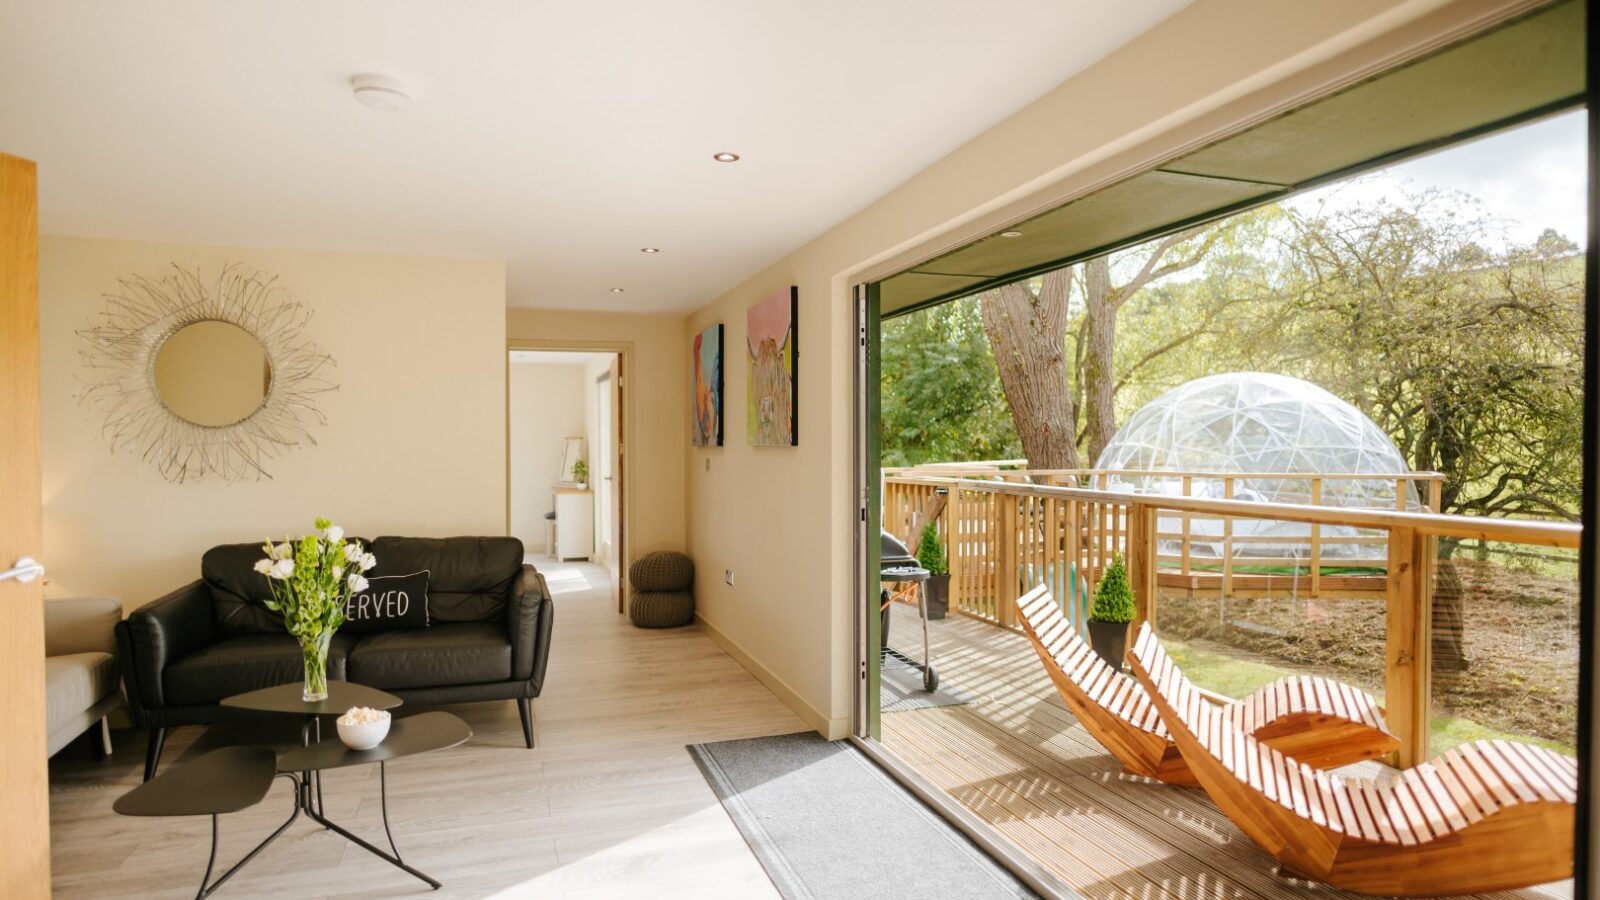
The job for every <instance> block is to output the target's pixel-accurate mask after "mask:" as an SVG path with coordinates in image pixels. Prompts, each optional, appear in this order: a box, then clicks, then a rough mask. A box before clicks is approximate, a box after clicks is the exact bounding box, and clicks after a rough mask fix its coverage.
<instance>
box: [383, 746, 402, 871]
mask: <svg viewBox="0 0 1600 900" xmlns="http://www.w3.org/2000/svg"><path fill="white" fill-rule="evenodd" d="M378 805H379V808H381V809H382V810H383V833H384V835H385V836H386V837H388V838H389V849H390V850H393V851H394V858H395V859H399V858H400V848H399V847H396V846H395V845H394V832H392V831H390V830H389V772H388V767H387V766H385V765H384V762H383V760H381V759H380V760H378Z"/></svg>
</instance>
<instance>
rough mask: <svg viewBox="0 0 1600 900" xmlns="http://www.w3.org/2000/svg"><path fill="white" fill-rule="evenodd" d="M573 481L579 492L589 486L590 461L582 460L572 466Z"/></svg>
mask: <svg viewBox="0 0 1600 900" xmlns="http://www.w3.org/2000/svg"><path fill="white" fill-rule="evenodd" d="M572 480H573V481H574V482H575V483H576V484H577V485H578V490H580V491H581V490H583V489H584V488H587V487H588V486H589V461H588V460H587V459H580V460H578V461H577V462H575V463H573V464H572Z"/></svg>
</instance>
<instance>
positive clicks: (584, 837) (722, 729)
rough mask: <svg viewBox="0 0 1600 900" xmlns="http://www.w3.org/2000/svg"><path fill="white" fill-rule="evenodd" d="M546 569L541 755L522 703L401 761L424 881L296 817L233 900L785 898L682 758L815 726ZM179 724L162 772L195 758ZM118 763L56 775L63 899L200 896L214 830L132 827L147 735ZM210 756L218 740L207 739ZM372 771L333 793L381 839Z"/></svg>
mask: <svg viewBox="0 0 1600 900" xmlns="http://www.w3.org/2000/svg"><path fill="white" fill-rule="evenodd" d="M534 563H535V564H536V565H538V566H539V568H540V570H541V571H543V572H545V573H546V575H547V577H549V580H550V587H551V590H552V593H554V594H555V599H556V617H555V633H554V642H553V645H552V651H551V658H550V669H549V674H548V676H547V677H546V681H545V692H544V696H543V697H541V698H540V699H538V700H536V701H534V715H535V716H536V718H537V721H538V726H537V727H538V731H537V735H536V736H537V739H538V749H536V750H533V751H529V750H527V749H525V748H524V747H523V744H522V733H521V728H520V726H519V724H518V720H517V713H516V708H515V706H514V705H513V704H512V703H510V702H504V703H479V704H468V705H462V706H458V707H448V708H449V709H450V710H451V711H452V712H455V713H456V714H457V715H460V716H461V717H462V718H464V719H466V720H467V722H468V723H469V724H471V726H472V728H473V730H474V731H475V732H476V734H475V736H474V737H473V739H472V740H471V741H470V742H468V743H467V744H466V745H465V746H462V747H459V748H456V749H454V750H450V751H446V752H443V753H438V754H433V755H429V756H422V757H416V758H412V759H407V760H403V761H399V762H396V763H395V764H394V765H392V766H390V767H389V776H390V778H389V801H390V803H389V812H390V817H391V820H392V821H393V822H394V823H395V825H396V826H397V827H396V829H395V839H396V841H397V842H398V843H399V846H400V850H401V852H402V853H403V854H404V856H405V859H406V861H407V862H409V863H411V864H412V865H415V866H416V867H418V868H420V869H422V870H423V871H425V872H428V873H429V874H431V875H433V876H434V877H435V878H438V879H440V880H441V881H443V882H444V889H443V890H441V891H438V892H436V893H435V892H431V891H429V890H428V888H427V885H425V884H423V883H422V882H420V881H416V880H414V879H412V878H411V877H410V876H409V875H406V874H405V873H404V872H402V871H400V870H399V869H396V868H393V867H391V866H390V865H389V864H387V863H385V862H382V861H381V860H378V859H376V858H375V857H372V856H369V855H368V854H367V853H365V852H364V851H362V850H361V849H359V848H357V847H354V846H352V845H350V844H348V843H346V842H345V841H344V840H342V839H340V838H338V837H337V836H334V835H331V834H324V833H322V832H321V831H320V830H318V829H317V828H316V827H315V826H313V825H311V824H310V823H308V822H306V820H304V819H301V820H300V821H299V822H297V823H296V824H295V825H294V826H293V827H291V829H290V830H289V832H288V833H286V834H285V835H284V836H283V837H281V838H279V839H278V841H277V842H276V843H275V844H273V845H272V846H271V847H269V848H268V849H267V850H266V851H264V852H263V854H262V855H261V856H260V857H258V858H257V859H256V860H255V861H254V862H252V863H251V864H250V865H249V866H248V867H246V868H245V869H244V870H243V871H242V872H240V874H239V875H238V876H237V877H235V878H234V879H233V880H232V881H230V882H229V883H228V884H227V885H226V886H225V887H223V888H222V890H221V891H220V892H219V894H218V896H219V897H234V898H246V897H267V896H272V897H295V898H311V897H405V896H414V897H463V898H465V897H472V898H479V897H507V898H509V897H572V898H579V897H582V898H590V897H613V896H615V897H642V896H650V897H662V896H693V897H740V898H746V897H750V898H761V897H775V896H777V894H776V892H775V891H774V890H773V888H772V885H771V882H770V881H768V879H767V877H766V873H765V872H764V871H763V870H762V869H761V866H760V865H759V864H758V863H757V862H756V859H755V857H754V856H753V855H752V854H751V852H750V850H749V848H748V846H746V844H745V842H744V839H743V838H742V837H741V836H740V835H739V832H738V831H737V830H736V829H735V828H734V826H733V823H732V821H731V820H729V818H728V816H727V814H726V813H725V812H724V811H723V809H722V806H721V804H719V803H718V802H717V799H716V796H715V795H714V794H713V793H712V792H711V789H710V787H708V786H707V784H706V781H705V779H704V778H703V777H702V776H701V774H700V771H699V770H698V769H697V768H696V767H695V764H694V762H693V761H692V760H691V759H690V757H689V754H688V753H687V752H686V751H685V750H684V745H685V744H690V743H697V742H702V741H717V740H726V739H731V738H741V737H754V736H759V735H768V734H785V733H792V732H796V731H804V730H806V726H805V724H804V723H803V722H802V721H801V720H800V719H799V718H798V717H796V716H795V715H794V713H792V712H791V711H790V710H789V708H788V707H787V706H785V705H784V704H783V703H782V702H781V701H779V700H778V699H777V698H776V697H775V696H773V695H772V693H770V692H769V691H768V690H767V689H766V688H765V687H763V686H762V685H761V684H760V683H759V682H757V681H756V680H755V679H754V678H753V677H752V676H751V675H750V674H749V673H747V672H746V671H745V670H744V669H743V668H741V667H740V666H739V664H738V663H736V662H734V660H733V659H731V658H730V657H728V656H727V655H726V654H725V653H723V652H722V651H721V650H720V649H719V648H718V647H717V646H716V645H715V644H713V643H712V642H711V640H710V639H709V638H708V637H706V635H705V633H704V632H703V631H701V630H700V629H699V628H698V627H696V626H692V627H689V628H683V629H672V630H664V631H643V630H640V629H636V628H633V627H632V626H631V625H629V624H628V622H627V620H626V619H625V618H623V617H620V616H618V615H617V613H616V607H615V601H614V599H613V595H612V594H610V593H609V585H608V584H607V583H606V575H605V574H604V572H603V570H602V569H601V568H600V567H598V566H592V565H588V564H580V565H556V564H553V563H551V562H549V561H548V560H542V559H535V560H534ZM201 733H202V729H199V728H185V729H180V730H178V731H177V732H176V733H175V734H174V735H173V736H172V737H171V739H170V740H169V741H168V746H167V751H166V756H165V757H164V764H169V763H170V762H171V761H173V760H176V759H178V758H179V756H180V755H182V754H183V753H184V752H185V751H186V750H188V749H189V748H191V747H192V746H193V744H194V742H195V739H196V738H198V737H199V736H200V735H201ZM115 737H116V739H117V742H118V746H117V752H116V754H115V756H114V757H113V759H112V760H111V761H108V762H105V763H96V762H92V761H90V760H89V759H87V757H86V756H85V755H83V754H80V753H78V752H77V748H74V749H72V750H68V751H67V752H66V754H64V756H68V757H70V758H64V759H63V758H58V759H57V760H55V761H54V762H53V763H52V764H51V847H52V865H53V869H54V885H55V896H56V897H58V898H73V897H94V898H102V897H192V896H193V895H194V892H195V888H196V887H197V885H198V882H199V879H200V875H201V873H202V871H203V870H204V868H205V854H206V848H207V840H208V834H209V822H208V820H206V819H203V818H195V819H129V818H124V817H121V816H118V815H116V814H114V813H113V812H112V811H111V803H112V801H113V800H114V799H115V798H116V797H117V796H119V795H120V794H122V793H123V792H124V791H126V790H128V789H129V788H131V787H133V786H134V785H135V784H137V783H138V780H139V777H140V760H141V758H142V754H143V745H144V741H143V735H142V733H135V732H119V733H117V734H116V735H115ZM206 743H210V740H208V741H207V742H206ZM377 778H378V774H377V770H376V769H371V770H370V771H368V770H343V771H338V772H333V773H330V774H329V775H328V776H327V777H326V778H325V780H324V795H325V798H326V802H327V805H328V809H329V816H330V817H331V818H333V819H334V820H335V821H338V822H340V823H341V824H343V825H344V826H346V827H348V828H350V829H351V830H352V831H355V832H356V833H357V834H361V835H363V836H365V837H366V838H367V839H368V840H372V841H375V842H378V843H382V840H383V826H382V820H381V819H380V818H379V808H378V792H377V788H378V782H377ZM288 810H289V788H288V785H287V782H282V781H280V783H279V786H277V787H274V788H273V792H272V794H270V795H269V796H268V798H267V800H266V802H264V803H263V804H262V805H260V806H258V807H256V808H254V809H252V810H247V811H245V812H242V813H237V814H234V815H230V816H224V817H223V819H222V848H221V850H220V852H219V854H218V857H219V858H218V865H219V871H220V870H221V868H222V867H224V866H226V865H228V864H230V863H231V862H232V861H233V860H234V859H236V858H237V857H238V856H239V855H241V854H242V853H243V852H245V851H246V850H248V848H250V847H251V846H253V845H254V844H255V843H256V842H257V841H258V840H260V839H261V838H262V837H264V836H265V835H266V834H268V833H269V832H270V831H271V830H272V829H273V828H274V827H276V826H277V824H278V823H279V822H281V821H282V820H283V819H284V818H285V817H286V816H287V815H288Z"/></svg>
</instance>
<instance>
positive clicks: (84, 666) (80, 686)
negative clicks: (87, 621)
mask: <svg viewBox="0 0 1600 900" xmlns="http://www.w3.org/2000/svg"><path fill="white" fill-rule="evenodd" d="M116 689H117V660H116V657H114V656H112V655H111V654H109V653H101V652H98V651H91V652H88V653H67V654H64V655H61V656H47V657H45V660H44V692H45V714H44V715H45V722H46V725H47V727H48V728H49V730H50V731H52V732H53V731H55V730H56V729H57V728H60V727H61V726H63V725H65V724H67V723H68V722H70V721H72V720H73V719H75V718H77V717H78V716H81V715H83V714H84V713H85V712H88V711H89V708H90V707H92V706H94V705H95V704H96V703H99V702H100V701H101V700H103V699H105V697H106V696H107V695H109V694H110V693H111V692H112V691H115V690H116Z"/></svg>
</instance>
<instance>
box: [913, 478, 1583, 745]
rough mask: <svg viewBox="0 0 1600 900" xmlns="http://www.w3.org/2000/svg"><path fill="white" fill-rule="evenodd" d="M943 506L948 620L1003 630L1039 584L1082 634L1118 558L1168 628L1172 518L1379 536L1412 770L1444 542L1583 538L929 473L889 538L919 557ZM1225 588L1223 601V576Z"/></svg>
mask: <svg viewBox="0 0 1600 900" xmlns="http://www.w3.org/2000/svg"><path fill="white" fill-rule="evenodd" d="M960 474H961V475H962V476H966V475H967V473H965V472H963V473H960ZM937 492H946V499H947V503H946V504H945V506H944V509H943V512H942V513H941V514H940V516H939V519H938V528H939V533H940V536H941V538H942V539H943V541H944V543H945V547H946V548H947V554H948V558H949V564H950V574H951V582H950V607H951V609H952V610H953V611H955V612H957V613H959V614H961V615H965V616H970V617H972V618H976V619H980V620H983V621H985V622H989V623H992V624H994V625H998V626H1000V627H1005V628H1011V627H1015V625H1016V620H1015V605H1014V601H1015V600H1016V598H1017V597H1019V596H1021V595H1022V594H1023V593H1024V592H1025V591H1027V590H1029V589H1031V588H1033V587H1034V586H1036V585H1037V584H1039V583H1049V584H1050V585H1051V587H1052V589H1053V590H1054V591H1055V595H1056V597H1057V599H1058V600H1060V601H1061V602H1062V604H1063V607H1064V611H1065V612H1066V614H1067V617H1068V619H1069V621H1071V622H1073V623H1074V624H1075V625H1077V626H1078V627H1079V628H1080V629H1082V628H1084V623H1085V622H1086V621H1087V618H1088V601H1089V597H1090V596H1092V592H1093V590H1094V587H1095V586H1096V585H1097V584H1098V583H1099V581H1100V577H1101V575H1102V574H1103V573H1104V571H1105V569H1106V567H1107V566H1108V565H1109V564H1110V563H1111V560H1112V559H1113V557H1114V556H1115V555H1116V554H1122V555H1123V556H1124V557H1125V558H1126V561H1127V567H1128V576H1129V581H1130V583H1131V585H1132V587H1133V592H1134V598H1135V603H1136V606H1137V608H1138V616H1139V619H1140V620H1141V621H1142V620H1149V621H1151V622H1155V623H1157V625H1158V627H1159V608H1158V607H1159V599H1158V595H1159V587H1160V586H1161V584H1162V583H1163V579H1164V578H1165V577H1166V576H1168V575H1171V574H1177V575H1178V576H1179V577H1184V576H1183V574H1182V573H1181V572H1174V571H1173V570H1174V569H1176V568H1178V567H1180V566H1181V565H1182V561H1181V560H1176V561H1175V560H1173V559H1172V558H1171V555H1170V554H1169V555H1166V556H1163V555H1162V554H1161V553H1160V552H1159V547H1160V545H1161V542H1162V541H1164V540H1167V539H1169V538H1170V537H1171V535H1170V534H1169V533H1165V532H1162V531H1161V530H1159V527H1158V526H1159V523H1160V522H1161V521H1163V520H1170V519H1172V518H1173V517H1174V516H1179V517H1187V518H1186V519H1185V520H1186V521H1188V520H1201V519H1209V520H1213V521H1220V522H1223V523H1229V524H1231V523H1233V522H1237V521H1240V520H1268V521H1275V522H1298V523H1304V524H1306V525H1309V526H1312V528H1314V529H1315V528H1323V527H1335V526H1343V527H1354V528H1359V529H1370V530H1372V531H1373V532H1374V533H1375V534H1377V535H1379V537H1378V540H1380V541H1382V543H1383V546H1384V548H1385V558H1384V569H1385V574H1384V575H1383V576H1381V578H1380V580H1379V586H1380V587H1379V590H1381V594H1382V596H1383V597H1384V598H1385V601H1386V614H1385V615H1386V641H1385V647H1384V671H1385V679H1384V680H1385V702H1386V703H1387V706H1388V712H1389V724H1390V727H1391V728H1392V729H1393V730H1394V732H1395V734H1396V735H1397V736H1399V737H1400V739H1401V742H1402V748H1401V751H1400V753H1399V758H1398V760H1397V761H1396V762H1397V764H1398V765H1400V766H1403V767H1409V766H1412V765H1415V764H1416V763H1418V762H1420V761H1422V760H1424V759H1426V758H1427V743H1428V730H1429V721H1428V716H1429V700H1430V697H1431V669H1432V661H1431V652H1432V651H1431V641H1432V635H1431V628H1432V582H1433V576H1434V557H1435V552H1436V547H1437V543H1438V539H1439V538H1441V537H1451V538H1460V539H1468V540H1479V541H1494V542H1499V543H1505V544H1526V545H1533V546H1542V547H1559V548H1567V549H1574V548H1576V547H1577V546H1578V540H1579V536H1580V534H1581V528H1580V527H1579V526H1577V525H1571V524H1566V523H1556V522H1539V521H1527V520H1512V519H1490V518H1483V517H1475V516H1454V515H1440V514H1438V513H1433V512H1402V511H1399V510H1382V509H1349V508H1333V507H1325V506H1312V505H1301V504H1281V503H1258V502H1253V501H1246V500H1228V499H1208V498H1200V497H1180V496H1168V495H1155V494H1130V493H1121V492H1109V491H1102V490H1095V489H1089V488H1079V487H1057V486H1053V485H1046V484H1022V483H1016V482H1012V481H995V480H989V479H986V478H972V477H949V476H945V475H942V474H940V475H934V474H920V473H919V474H916V475H904V474H899V473H894V474H890V475H888V476H887V477H886V478H885V479H884V485H883V527H884V528H885V529H886V530H888V531H889V532H890V533H892V534H895V535H896V536H897V537H900V538H901V539H903V540H907V543H908V544H909V545H910V546H911V547H912V548H913V549H914V548H915V546H916V542H915V540H911V538H913V537H914V535H913V534H911V533H910V532H911V529H912V528H914V527H915V526H916V525H918V524H919V523H918V522H917V520H916V516H917V514H918V510H922V509H926V508H928V507H927V505H926V504H927V501H928V500H929V498H931V497H932V496H933V495H934V494H935V493H937ZM1218 584H1219V586H1220V587H1221V589H1222V591H1223V594H1222V596H1227V593H1226V592H1227V590H1228V581H1227V580H1226V576H1225V574H1224V576H1223V578H1222V579H1220V580H1219V582H1218Z"/></svg>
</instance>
